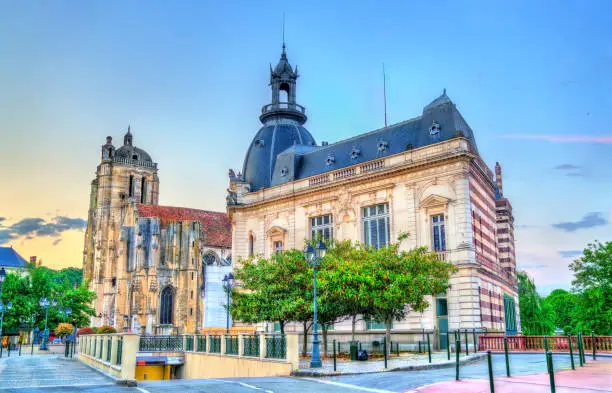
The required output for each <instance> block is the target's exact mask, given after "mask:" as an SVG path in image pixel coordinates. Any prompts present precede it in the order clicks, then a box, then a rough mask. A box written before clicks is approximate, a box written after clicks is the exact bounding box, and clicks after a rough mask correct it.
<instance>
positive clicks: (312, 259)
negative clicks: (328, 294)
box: [304, 240, 327, 368]
mask: <svg viewBox="0 0 612 393" xmlns="http://www.w3.org/2000/svg"><path fill="white" fill-rule="evenodd" d="M326 252H327V248H326V247H325V243H323V240H321V241H319V244H317V248H316V249H313V248H312V246H311V245H310V244H309V245H308V246H306V250H305V251H304V255H305V257H306V261H307V262H308V263H309V264H310V265H311V266H312V269H313V271H314V284H313V295H314V296H313V298H314V300H313V302H314V315H313V320H312V324H313V327H314V330H313V337H312V357H311V359H310V367H311V368H315V367H321V366H322V363H321V354H320V353H319V333H318V328H317V266H319V264H320V263H321V260H323V258H324V257H325V253H326Z"/></svg>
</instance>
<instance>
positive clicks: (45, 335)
mask: <svg viewBox="0 0 612 393" xmlns="http://www.w3.org/2000/svg"><path fill="white" fill-rule="evenodd" d="M38 304H39V305H40V306H41V307H42V308H44V309H45V330H44V331H43V335H42V342H41V343H40V349H41V350H42V351H46V350H47V341H49V330H48V329H47V322H48V320H49V307H51V306H53V307H55V306H57V300H55V299H53V300H51V301H49V299H47V298H46V297H43V298H41V299H40V302H39V303H38Z"/></svg>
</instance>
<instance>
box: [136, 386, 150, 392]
mask: <svg viewBox="0 0 612 393" xmlns="http://www.w3.org/2000/svg"><path fill="white" fill-rule="evenodd" d="M136 389H138V390H140V391H141V392H142V393H151V392H149V391H148V390H147V389H143V388H139V387H137V388H136Z"/></svg>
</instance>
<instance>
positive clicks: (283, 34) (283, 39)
mask: <svg viewBox="0 0 612 393" xmlns="http://www.w3.org/2000/svg"><path fill="white" fill-rule="evenodd" d="M284 49H285V13H284V12H283V50H284Z"/></svg>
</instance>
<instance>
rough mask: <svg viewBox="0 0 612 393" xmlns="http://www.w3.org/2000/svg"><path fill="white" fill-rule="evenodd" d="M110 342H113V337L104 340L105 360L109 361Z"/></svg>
mask: <svg viewBox="0 0 612 393" xmlns="http://www.w3.org/2000/svg"><path fill="white" fill-rule="evenodd" d="M112 342H113V339H112V338H110V337H109V338H108V339H107V340H106V361H107V362H109V363H110V361H111V349H112Z"/></svg>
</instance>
